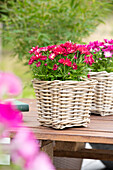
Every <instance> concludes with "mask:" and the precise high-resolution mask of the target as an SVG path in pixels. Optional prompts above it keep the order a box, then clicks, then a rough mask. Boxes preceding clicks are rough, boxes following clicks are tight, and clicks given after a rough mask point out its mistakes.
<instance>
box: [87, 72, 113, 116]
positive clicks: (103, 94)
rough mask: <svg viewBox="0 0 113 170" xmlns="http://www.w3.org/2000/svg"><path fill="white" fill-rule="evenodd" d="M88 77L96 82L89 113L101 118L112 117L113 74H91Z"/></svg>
mask: <svg viewBox="0 0 113 170" xmlns="http://www.w3.org/2000/svg"><path fill="white" fill-rule="evenodd" d="M90 77H91V79H93V80H97V82H98V83H97V84H96V86H95V93H94V96H93V102H92V107H91V112H92V113H95V114H100V115H101V116H106V115H113V73H107V72H105V71H104V72H92V73H90Z"/></svg>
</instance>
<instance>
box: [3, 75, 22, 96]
mask: <svg viewBox="0 0 113 170" xmlns="http://www.w3.org/2000/svg"><path fill="white" fill-rule="evenodd" d="M21 91H22V84H21V80H20V79H19V78H18V77H17V76H15V75H14V74H12V73H5V72H0V96H3V95H4V94H5V93H7V94H8V95H18V94H19V93H21Z"/></svg>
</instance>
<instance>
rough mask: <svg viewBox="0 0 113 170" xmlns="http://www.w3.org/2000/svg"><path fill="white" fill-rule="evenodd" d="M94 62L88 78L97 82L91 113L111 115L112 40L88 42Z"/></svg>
mask: <svg viewBox="0 0 113 170" xmlns="http://www.w3.org/2000/svg"><path fill="white" fill-rule="evenodd" d="M86 47H87V48H88V50H89V51H90V53H91V54H92V55H93V58H94V60H95V62H94V63H93V64H92V68H91V72H90V73H89V74H90V78H91V79H95V80H97V81H98V83H97V85H96V86H95V93H94V98H93V103H92V109H91V112H93V113H96V114H100V115H101V116H106V115H112V114H113V40H112V39H111V40H108V39H104V41H103V42H98V41H94V42H90V43H89V44H88V45H87V46H86Z"/></svg>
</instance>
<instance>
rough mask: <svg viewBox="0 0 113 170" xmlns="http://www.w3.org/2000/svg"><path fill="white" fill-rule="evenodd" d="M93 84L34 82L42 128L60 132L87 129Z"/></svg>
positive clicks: (35, 80) (88, 82) (83, 82)
mask: <svg viewBox="0 0 113 170" xmlns="http://www.w3.org/2000/svg"><path fill="white" fill-rule="evenodd" d="M95 83H96V81H59V80H55V81H38V80H37V79H34V80H33V86H34V89H35V93H36V99H37V111H38V120H39V122H40V124H41V125H43V126H48V127H53V128H55V129H63V128H66V127H73V126H85V127H87V125H88V123H89V122H90V111H89V110H90V107H91V103H92V96H93V95H94V85H95Z"/></svg>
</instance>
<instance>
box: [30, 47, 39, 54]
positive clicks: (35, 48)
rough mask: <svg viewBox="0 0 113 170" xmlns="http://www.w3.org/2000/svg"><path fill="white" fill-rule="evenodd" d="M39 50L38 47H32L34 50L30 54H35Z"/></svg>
mask: <svg viewBox="0 0 113 170" xmlns="http://www.w3.org/2000/svg"><path fill="white" fill-rule="evenodd" d="M37 49H38V46H36V47H32V49H31V50H30V51H29V53H30V54H32V53H34V52H35V51H36V50H37Z"/></svg>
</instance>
